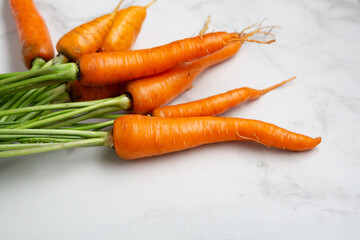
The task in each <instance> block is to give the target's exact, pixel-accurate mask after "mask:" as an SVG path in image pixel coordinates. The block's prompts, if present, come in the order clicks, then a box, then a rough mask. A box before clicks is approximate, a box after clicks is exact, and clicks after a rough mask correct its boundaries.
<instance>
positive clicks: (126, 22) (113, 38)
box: [99, 0, 156, 52]
mask: <svg viewBox="0 0 360 240" xmlns="http://www.w3.org/2000/svg"><path fill="white" fill-rule="evenodd" d="M155 1H156V0H153V1H152V2H150V3H149V4H148V5H147V6H144V7H143V6H131V7H128V8H126V9H122V10H120V11H119V12H117V13H116V17H115V20H114V24H113V26H112V28H111V29H110V31H109V33H108V34H107V36H106V38H105V40H104V42H103V43H102V45H101V47H100V49H99V51H102V52H109V51H123V50H128V49H129V48H130V47H131V46H132V45H133V44H134V42H135V40H136V38H137V36H138V34H139V32H140V30H141V26H142V24H143V22H144V20H145V17H146V10H147V8H148V7H150V6H151V5H152V4H153V3H154V2H155Z"/></svg>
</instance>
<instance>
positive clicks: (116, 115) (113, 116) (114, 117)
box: [96, 114, 124, 119]
mask: <svg viewBox="0 0 360 240" xmlns="http://www.w3.org/2000/svg"><path fill="white" fill-rule="evenodd" d="M121 116H124V114H115V115H114V114H113V115H111V114H109V115H101V116H98V117H96V118H105V119H107V118H111V119H116V118H118V117H121Z"/></svg>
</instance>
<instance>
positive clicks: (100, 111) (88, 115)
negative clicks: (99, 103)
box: [45, 107, 121, 129]
mask: <svg viewBox="0 0 360 240" xmlns="http://www.w3.org/2000/svg"><path fill="white" fill-rule="evenodd" d="M119 110H121V109H119V108H118V107H104V108H100V109H96V110H93V111H91V112H88V113H85V114H83V115H81V116H78V117H75V118H71V119H69V120H66V121H61V122H59V123H56V124H52V125H48V126H46V127H45V128H52V129H56V128H62V127H68V126H71V125H72V124H74V123H77V122H81V121H84V120H87V119H90V118H96V117H97V116H99V115H103V114H106V113H111V112H117V111H119Z"/></svg>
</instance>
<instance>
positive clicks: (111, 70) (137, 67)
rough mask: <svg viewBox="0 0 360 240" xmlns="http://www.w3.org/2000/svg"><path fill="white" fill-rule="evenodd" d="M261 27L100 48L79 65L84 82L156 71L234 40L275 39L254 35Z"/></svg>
mask: <svg viewBox="0 0 360 240" xmlns="http://www.w3.org/2000/svg"><path fill="white" fill-rule="evenodd" d="M263 28H265V27H259V28H257V29H255V30H254V31H252V32H250V33H245V32H244V31H245V30H247V29H248V28H246V29H245V30H243V31H242V32H240V33H227V32H215V33H208V34H205V35H202V36H197V37H193V38H187V39H183V40H178V41H175V42H172V43H169V44H166V45H163V46H159V47H155V48H150V49H141V50H132V51H118V52H98V53H90V54H85V55H82V56H81V57H80V58H79V61H78V65H79V69H80V72H81V74H80V81H81V82H82V84H84V85H89V86H103V85H107V84H114V83H118V82H122V81H129V80H133V79H137V78H141V77H146V76H150V75H154V74H157V73H160V72H163V71H166V70H168V69H170V68H172V67H174V66H175V65H176V64H178V63H181V62H185V61H190V60H194V59H197V58H200V57H204V56H206V55H209V54H211V53H214V52H216V51H218V50H220V49H222V48H223V47H225V46H226V45H227V44H229V43H230V42H234V41H238V42H240V43H243V42H245V41H250V42H258V43H271V42H274V41H275V40H269V41H258V40H254V39H251V38H250V37H251V36H253V35H255V34H257V33H264V32H263V31H262V29H263Z"/></svg>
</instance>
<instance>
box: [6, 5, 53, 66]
mask: <svg viewBox="0 0 360 240" xmlns="http://www.w3.org/2000/svg"><path fill="white" fill-rule="evenodd" d="M9 3H10V8H11V12H12V15H13V17H14V19H15V22H16V28H17V32H18V36H19V40H20V45H21V48H22V55H23V62H24V64H25V65H26V67H27V68H29V69H30V68H31V64H32V61H33V60H34V59H35V58H37V57H39V58H43V59H44V60H46V61H48V60H50V59H52V58H53V57H54V48H53V45H52V41H51V38H50V34H49V31H48V29H47V26H46V23H45V21H44V19H43V18H42V16H41V15H40V13H39V11H38V10H37V8H36V6H35V4H34V2H33V1H32V0H10V2H9Z"/></svg>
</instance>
